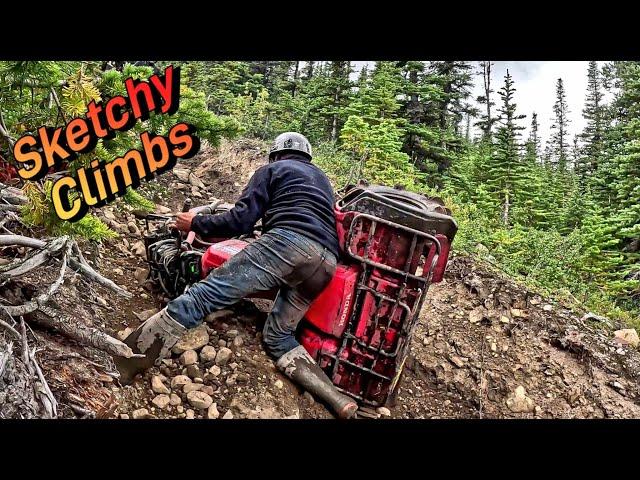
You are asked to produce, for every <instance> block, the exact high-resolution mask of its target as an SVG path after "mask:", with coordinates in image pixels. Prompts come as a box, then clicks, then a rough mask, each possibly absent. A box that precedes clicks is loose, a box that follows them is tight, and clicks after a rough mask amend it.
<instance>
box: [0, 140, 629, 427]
mask: <svg viewBox="0 0 640 480" xmlns="http://www.w3.org/2000/svg"><path fill="white" fill-rule="evenodd" d="M265 162H266V149H265V145H264V144H262V143H259V142H254V141H241V142H233V143H231V142H225V143H223V144H222V145H221V147H220V148H219V149H213V148H204V149H203V151H202V152H201V153H200V154H199V155H197V156H196V157H194V158H193V159H190V160H188V161H184V162H180V163H179V164H178V165H177V166H176V168H175V169H174V170H173V171H172V172H168V173H166V174H164V175H162V176H160V177H158V178H157V180H155V181H154V182H152V183H151V184H149V185H147V186H146V187H145V189H146V190H147V192H149V193H151V194H152V195H154V197H155V198H154V199H155V201H156V202H157V204H158V205H159V206H158V211H159V212H162V211H164V212H166V211H167V210H169V209H170V210H173V211H176V210H179V209H180V208H181V206H182V203H183V201H184V199H185V198H186V197H190V198H191V199H192V201H193V204H194V205H198V204H205V203H210V202H211V201H212V200H213V199H214V198H217V199H222V200H224V201H226V202H231V203H233V202H234V201H235V199H236V197H237V195H238V194H239V193H240V192H241V190H242V188H243V187H244V185H245V184H246V182H247V180H248V179H249V178H250V176H251V174H252V173H253V171H254V170H255V169H256V168H258V167H259V166H261V165H263V164H264V163H265ZM100 215H101V216H102V217H103V218H105V220H106V221H107V222H109V223H110V224H111V225H112V226H113V227H114V228H115V229H116V230H117V231H119V232H120V237H119V238H117V239H114V240H110V241H108V242H105V245H103V246H102V248H97V247H95V246H91V245H89V244H87V245H85V246H84V247H83V251H84V254H85V257H86V258H87V259H88V260H89V261H90V262H91V263H92V265H93V266H95V267H96V269H98V270H100V271H101V272H102V273H103V274H104V275H106V276H108V277H109V278H111V279H113V280H114V281H115V282H117V283H119V284H121V285H123V286H125V287H126V288H127V289H128V290H129V291H131V292H132V293H134V296H135V297H134V299H133V300H124V299H122V298H120V297H118V296H117V295H115V294H113V293H112V292H110V291H107V290H104V289H102V288H101V287H96V286H89V285H87V284H86V283H85V282H84V281H83V280H82V279H80V278H77V277H76V276H73V275H72V274H69V275H68V278H66V280H65V284H64V285H63V287H62V289H61V293H60V294H59V295H58V296H57V297H56V301H57V302H58V304H59V305H60V307H61V308H62V309H64V310H65V311H67V312H68V313H69V314H76V315H77V316H78V317H80V318H81V319H82V321H85V322H87V323H90V324H93V325H95V326H101V327H103V328H104V329H105V330H107V331H109V332H110V333H113V334H114V335H116V334H117V332H121V333H120V334H122V330H124V329H125V328H127V327H128V328H134V327H135V326H137V325H138V324H139V323H140V322H141V321H142V320H144V319H145V318H146V317H148V316H149V315H150V314H152V313H153V312H155V311H157V310H158V309H159V308H161V307H162V305H163V299H161V298H158V297H157V296H155V295H153V294H152V293H151V291H150V290H149V286H148V285H146V284H145V281H144V278H145V274H146V271H145V268H146V265H145V261H144V258H143V256H144V249H143V248H142V249H141V239H142V237H141V230H142V229H143V228H144V222H142V221H140V220H138V219H136V217H135V216H134V215H133V214H132V212H130V211H127V209H126V208H121V206H119V205H116V206H107V207H104V208H102V209H101V212H100ZM1 254H2V255H15V254H18V253H17V252H1ZM51 276H55V273H51ZM45 278H46V277H45ZM31 280H35V279H31ZM29 281H30V279H25V282H24V284H21V285H23V286H22V288H27V287H26V285H27V284H28V283H29ZM36 284H37V282H36ZM15 288H18V290H19V288H20V286H19V285H18V286H16V287H15ZM21 295H23V296H24V295H25V292H22V291H16V292H15V296H16V297H19V296H21ZM269 307H270V303H269V302H268V301H243V302H241V303H240V304H238V305H237V306H236V307H235V308H234V309H232V310H228V311H223V312H219V313H216V314H213V315H211V316H210V317H209V318H207V321H205V322H204V323H203V325H202V326H201V327H199V328H198V329H196V330H194V331H192V332H191V333H190V334H189V335H188V336H187V337H186V338H185V339H184V340H183V341H182V342H181V343H180V344H179V345H178V347H177V348H176V349H175V351H174V354H173V356H172V358H170V359H166V360H165V361H164V362H163V364H162V365H161V366H160V367H158V368H153V369H151V370H150V371H148V372H147V373H146V374H145V375H144V376H141V377H140V378H139V379H138V380H137V381H136V382H135V383H134V384H133V385H131V386H127V387H121V386H119V385H118V384H117V381H115V380H114V378H113V375H112V373H113V365H112V362H111V361H110V358H109V357H108V356H107V355H105V354H103V353H101V352H99V351H96V350H95V349H88V348H86V347H81V346H79V345H76V344H74V343H73V342H71V341H69V340H66V339H64V338H62V337H60V336H58V335H56V334H52V333H48V332H44V331H36V337H37V342H38V346H39V348H40V349H41V351H40V353H39V355H41V358H42V359H43V369H44V371H45V375H46V376H47V378H50V379H51V380H50V386H51V389H52V390H53V392H54V395H55V396H56V398H57V399H59V401H60V403H61V405H62V407H61V409H60V413H61V415H62V416H65V417H82V416H92V415H97V416H103V417H108V418H148V417H156V418H211V419H214V418H331V414H330V413H329V412H328V411H327V410H326V409H325V408H324V407H323V406H321V405H319V404H318V403H317V402H315V401H314V400H313V398H311V396H310V395H308V394H303V393H302V392H301V391H300V390H299V389H298V388H297V387H296V386H295V385H293V384H292V383H291V382H289V380H288V379H287V378H286V377H284V376H283V375H281V374H280V373H279V372H277V371H276V369H275V367H274V365H273V362H272V361H271V360H270V359H269V358H268V357H267V356H266V355H265V353H264V351H263V349H262V346H261V338H260V331H261V328H262V325H263V323H264V320H265V318H266V315H267V312H268V311H269ZM583 313H584V312H572V311H569V310H566V309H564V308H562V307H561V306H559V305H556V304H555V303H553V302H552V301H549V300H548V299H545V298H542V297H540V296H538V295H535V294H533V293H531V292H529V291H527V290H526V289H525V288H523V287H521V286H519V285H517V284H515V283H514V282H513V281H511V280H510V279H508V278H506V277H503V276H502V275H500V274H499V273H496V272H494V271H491V270H490V269H489V268H488V267H486V266H484V265H481V264H479V263H477V262H475V261H474V260H473V259H472V258H468V257H457V258H454V259H453V260H452V262H451V263H450V266H449V270H448V273H447V275H446V278H445V280H444V281H443V282H442V283H440V284H436V285H432V287H431V289H430V290H429V292H428V298H427V301H426V302H425V305H424V308H423V310H422V312H421V315H420V321H419V324H418V327H417V330H416V332H415V334H414V336H413V343H412V346H411V354H410V357H409V359H408V361H407V364H406V369H405V373H404V376H403V378H402V380H401V382H400V387H399V388H400V389H399V394H398V398H397V402H396V404H395V406H393V407H392V408H391V409H390V412H388V413H389V414H390V416H391V417H393V418H505V417H510V418H523V417H524V418H590V417H597V418H602V417H608V418H610V417H616V418H617V417H620V418H629V417H637V416H640V396H639V394H640V392H639V387H638V382H637V381H638V374H639V373H640V355H639V353H638V351H637V350H636V349H634V348H633V347H632V346H630V345H627V344H623V343H620V342H618V341H616V340H615V339H614V337H613V335H612V333H611V332H612V330H613V329H615V328H617V327H621V326H613V327H614V328H613V329H612V328H611V327H609V326H606V325H605V324H604V323H602V322H601V321H600V320H589V319H583V318H582V317H583ZM385 413H386V412H385Z"/></svg>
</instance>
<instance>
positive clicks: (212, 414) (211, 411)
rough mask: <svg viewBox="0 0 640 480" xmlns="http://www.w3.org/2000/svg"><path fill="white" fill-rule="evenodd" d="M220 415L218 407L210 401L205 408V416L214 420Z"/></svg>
mask: <svg viewBox="0 0 640 480" xmlns="http://www.w3.org/2000/svg"><path fill="white" fill-rule="evenodd" d="M218 417H220V412H219V411H218V407H217V405H216V404H215V403H212V404H211V405H210V406H209V408H208V409H207V418H208V419H209V420H215V419H216V418H218Z"/></svg>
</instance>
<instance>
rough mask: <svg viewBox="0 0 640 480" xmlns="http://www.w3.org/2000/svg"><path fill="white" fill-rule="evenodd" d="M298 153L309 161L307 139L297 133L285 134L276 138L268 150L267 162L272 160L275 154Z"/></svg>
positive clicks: (309, 147) (309, 145)
mask: <svg viewBox="0 0 640 480" xmlns="http://www.w3.org/2000/svg"><path fill="white" fill-rule="evenodd" d="M284 151H293V152H300V153H302V154H303V155H304V156H305V157H307V158H308V159H309V160H311V158H312V156H311V144H310V143H309V140H307V137H305V136H304V135H301V134H300V133H297V132H285V133H281V134H280V135H278V136H277V137H276V139H275V140H274V141H273V144H272V145H271V148H270V149H269V160H273V155H274V154H275V153H276V152H284Z"/></svg>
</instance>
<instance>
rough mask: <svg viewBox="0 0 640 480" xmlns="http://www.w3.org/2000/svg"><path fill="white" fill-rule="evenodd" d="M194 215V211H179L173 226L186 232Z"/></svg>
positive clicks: (189, 228)
mask: <svg viewBox="0 0 640 480" xmlns="http://www.w3.org/2000/svg"><path fill="white" fill-rule="evenodd" d="M195 216H196V215H195V213H191V212H183V213H179V214H178V216H177V217H176V223H175V225H174V226H175V228H177V229H178V230H181V231H183V232H188V231H189V230H191V221H192V220H193V217H195Z"/></svg>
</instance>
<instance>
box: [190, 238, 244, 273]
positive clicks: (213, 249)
mask: <svg viewBox="0 0 640 480" xmlns="http://www.w3.org/2000/svg"><path fill="white" fill-rule="evenodd" d="M247 245H249V243H247V242H245V241H243V240H235V239H231V240H225V241H223V242H219V243H216V244H214V245H211V246H210V247H209V248H208V249H207V251H206V252H205V253H204V255H202V264H201V265H202V278H205V277H206V276H207V275H209V272H210V271H211V270H212V269H214V268H218V267H219V266H220V265H222V264H223V263H224V262H226V261H227V260H229V259H230V258H231V257H232V256H234V255H235V254H236V253H238V252H239V251H240V250H242V249H243V248H244V247H246V246H247Z"/></svg>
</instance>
